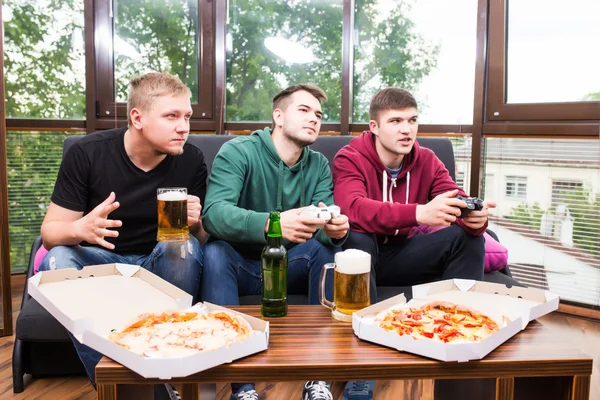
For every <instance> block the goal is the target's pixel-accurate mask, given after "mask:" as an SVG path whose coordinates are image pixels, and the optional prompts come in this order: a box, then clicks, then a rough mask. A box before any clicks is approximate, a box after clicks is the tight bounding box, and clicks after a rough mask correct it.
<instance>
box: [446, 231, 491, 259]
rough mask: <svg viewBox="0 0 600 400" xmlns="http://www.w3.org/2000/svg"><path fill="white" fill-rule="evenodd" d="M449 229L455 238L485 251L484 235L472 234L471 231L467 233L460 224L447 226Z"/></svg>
mask: <svg viewBox="0 0 600 400" xmlns="http://www.w3.org/2000/svg"><path fill="white" fill-rule="evenodd" d="M447 230H448V232H449V233H450V234H452V235H453V237H454V240H456V241H458V242H462V243H464V244H465V245H466V246H468V247H469V248H472V249H478V248H481V251H482V252H483V248H484V246H485V239H484V238H483V235H480V236H473V235H470V234H469V233H467V231H465V230H464V229H463V228H461V227H460V226H458V225H452V226H451V227H450V228H447Z"/></svg>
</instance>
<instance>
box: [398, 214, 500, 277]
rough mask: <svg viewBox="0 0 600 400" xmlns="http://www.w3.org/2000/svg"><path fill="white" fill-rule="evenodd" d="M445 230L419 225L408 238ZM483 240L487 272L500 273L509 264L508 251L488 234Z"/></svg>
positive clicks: (442, 227)
mask: <svg viewBox="0 0 600 400" xmlns="http://www.w3.org/2000/svg"><path fill="white" fill-rule="evenodd" d="M444 228H445V226H429V225H417V226H415V227H413V228H412V229H411V230H410V232H409V234H408V237H409V238H411V237H413V236H416V235H421V234H427V233H432V232H435V231H439V230H440V229H444ZM483 238H484V239H485V258H484V259H483V269H484V270H485V272H492V271H498V270H501V269H503V268H504V267H506V264H508V249H507V248H506V247H504V246H502V245H501V244H500V242H498V241H497V240H496V239H494V238H493V237H492V236H491V235H489V234H488V233H487V232H485V233H484V234H483Z"/></svg>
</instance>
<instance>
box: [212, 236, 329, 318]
mask: <svg viewBox="0 0 600 400" xmlns="http://www.w3.org/2000/svg"><path fill="white" fill-rule="evenodd" d="M333 254H334V249H333V248H332V247H329V246H325V245H324V244H322V243H321V242H319V241H318V240H316V239H310V240H307V241H306V242H305V243H301V244H297V245H295V246H294V247H291V248H290V249H288V272H287V288H288V294H306V293H307V290H308V302H309V304H320V302H319V278H320V274H321V269H322V268H323V265H325V264H327V263H331V262H333ZM325 293H326V295H327V298H328V299H332V298H333V281H332V280H331V279H327V285H326V289H325ZM200 294H201V299H202V301H208V302H210V303H213V304H218V305H227V306H231V305H239V304H240V303H239V296H246V295H257V294H262V271H261V266H260V260H251V259H245V258H243V257H242V256H241V255H240V254H239V253H238V252H237V251H236V250H235V249H234V248H233V247H232V246H231V245H230V244H229V243H227V242H225V241H223V240H217V241H214V242H210V243H209V244H207V245H206V248H205V249H204V271H203V273H202V283H201V290H200Z"/></svg>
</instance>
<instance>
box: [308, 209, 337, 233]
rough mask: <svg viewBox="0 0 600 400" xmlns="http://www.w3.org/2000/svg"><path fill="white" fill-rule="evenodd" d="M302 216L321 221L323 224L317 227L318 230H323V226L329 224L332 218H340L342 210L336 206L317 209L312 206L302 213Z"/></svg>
mask: <svg viewBox="0 0 600 400" xmlns="http://www.w3.org/2000/svg"><path fill="white" fill-rule="evenodd" d="M300 215H304V216H305V217H310V218H319V219H321V220H322V221H323V224H320V225H316V226H317V229H322V228H323V226H325V224H326V223H328V222H329V221H330V220H331V219H332V218H337V217H339V216H340V208H339V207H338V206H335V205H331V206H329V207H317V206H314V205H312V204H311V205H310V206H308V207H307V208H306V209H305V210H304V211H302V212H301V213H300Z"/></svg>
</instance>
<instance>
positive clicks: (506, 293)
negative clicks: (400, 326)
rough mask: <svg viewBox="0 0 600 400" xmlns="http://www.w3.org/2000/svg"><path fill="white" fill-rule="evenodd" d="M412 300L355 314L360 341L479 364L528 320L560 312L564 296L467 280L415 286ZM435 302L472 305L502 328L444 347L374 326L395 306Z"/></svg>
mask: <svg viewBox="0 0 600 400" xmlns="http://www.w3.org/2000/svg"><path fill="white" fill-rule="evenodd" d="M412 291H413V299H412V300H411V301H409V302H408V303H407V302H406V298H405V297H404V295H402V294H401V295H398V296H395V297H392V298H389V299H387V300H385V301H382V302H379V303H377V304H374V305H372V306H370V307H366V308H364V309H362V310H360V311H357V312H355V313H354V314H353V315H352V328H353V329H354V333H355V334H356V335H357V336H358V337H359V338H361V339H363V340H367V341H370V342H373V343H377V344H381V345H384V346H387V347H392V348H394V349H397V350H398V351H406V352H409V353H413V354H418V355H422V356H425V357H429V358H433V359H436V360H440V361H458V362H464V361H469V360H480V359H482V358H483V357H485V356H486V355H487V354H488V353H490V352H491V351H492V350H494V349H495V348H496V347H498V346H500V345H501V344H502V343H504V342H505V341H507V340H508V339H510V338H511V337H512V336H514V335H516V334H517V333H519V332H520V331H522V330H523V329H525V328H526V327H527V324H528V323H529V321H532V320H534V319H536V318H539V317H541V316H542V315H545V314H548V313H550V312H552V311H554V310H556V309H557V308H558V302H559V297H558V296H557V295H556V294H553V293H550V292H548V291H545V290H541V289H530V288H523V287H517V286H513V287H511V288H508V287H506V286H505V285H503V284H497V283H489V282H480V281H474V280H467V279H449V280H445V281H440V282H433V283H427V284H423V285H417V286H413V287H412ZM432 301H448V302H451V303H454V304H458V305H462V306H467V307H471V308H473V309H474V310H476V311H479V312H481V313H483V314H486V315H488V316H489V317H491V318H492V319H494V320H495V321H496V322H497V323H498V324H499V325H500V326H501V329H500V330H499V331H498V332H496V333H494V334H493V335H491V336H489V337H487V338H486V339H484V340H483V341H481V342H475V343H470V342H450V343H443V342H439V341H436V340H433V339H429V338H425V337H424V338H422V339H418V340H417V339H414V338H413V337H412V336H400V335H398V334H397V333H396V332H392V331H386V330H385V329H383V328H380V327H378V326H376V325H375V323H374V322H375V316H376V315H377V314H379V313H380V312H381V311H384V310H388V309H391V308H401V307H404V306H406V307H419V306H421V305H423V304H426V303H430V302H432Z"/></svg>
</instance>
